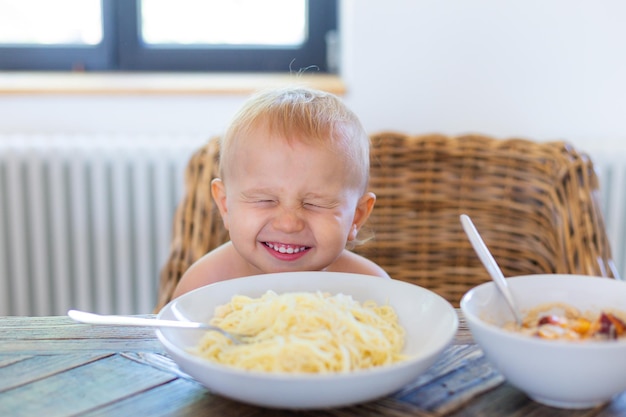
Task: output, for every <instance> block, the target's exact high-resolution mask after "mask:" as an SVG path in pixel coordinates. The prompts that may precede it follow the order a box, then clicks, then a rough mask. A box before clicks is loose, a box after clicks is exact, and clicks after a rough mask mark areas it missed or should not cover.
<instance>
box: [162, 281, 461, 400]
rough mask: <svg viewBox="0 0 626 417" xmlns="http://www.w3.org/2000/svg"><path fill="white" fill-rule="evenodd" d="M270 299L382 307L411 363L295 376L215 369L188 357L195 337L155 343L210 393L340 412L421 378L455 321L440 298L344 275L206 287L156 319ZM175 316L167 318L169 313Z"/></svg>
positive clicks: (205, 315)
mask: <svg viewBox="0 0 626 417" xmlns="http://www.w3.org/2000/svg"><path fill="white" fill-rule="evenodd" d="M267 290H273V291H275V292H277V293H279V294H280V293H284V292H294V291H311V292H314V291H324V292H329V293H332V294H337V293H343V294H345V295H351V296H352V297H353V298H354V299H355V300H357V301H360V302H363V301H366V300H373V301H375V302H377V303H379V304H384V303H387V302H388V303H389V305H391V306H392V307H394V309H395V310H396V313H397V314H398V316H399V321H400V324H401V325H402V326H403V327H404V328H405V330H406V342H405V348H404V350H403V352H404V353H405V354H408V355H410V356H411V358H410V359H408V360H405V361H402V362H398V363H395V364H392V365H389V366H382V367H379V368H373V369H366V370H359V371H354V372H349V373H342V374H339V373H338V374H330V375H329V374H325V375H321V374H320V375H310V374H307V375H302V374H276V373H267V372H255V371H244V370H240V369H235V368H232V367H228V366H225V365H220V364H215V363H212V362H209V361H208V360H206V359H202V358H201V357H198V356H195V355H193V354H191V353H189V352H188V349H189V348H192V347H194V346H196V344H197V343H198V340H199V338H200V337H201V333H202V332H199V331H195V330H175V329H160V330H158V331H157V336H158V338H159V340H160V341H161V343H162V344H163V345H164V347H165V349H166V350H167V351H168V353H169V354H170V355H171V357H172V358H173V359H174V361H176V363H177V364H178V365H179V367H180V368H181V369H182V370H183V371H184V372H186V373H187V374H189V375H191V376H192V377H193V378H195V379H196V380H197V381H199V382H200V383H202V384H203V385H205V386H206V387H207V388H209V390H211V391H212V392H214V393H216V394H220V395H222V396H225V397H229V398H232V399H235V400H239V401H242V402H246V403H250V404H255V405H260V406H265V407H273V408H290V409H313V408H329V407H338V406H345V405H350V404H355V403H360V402H365V401H368V400H373V399H376V398H379V397H383V396H385V395H388V394H391V393H393V392H395V391H397V390H399V389H400V388H402V387H403V386H405V385H406V384H408V383H409V382H412V381H414V380H415V379H416V378H417V377H418V376H419V375H420V374H422V373H423V372H425V371H426V370H427V369H428V368H429V367H430V366H431V365H432V364H433V363H434V362H435V360H436V359H437V357H438V356H439V355H440V353H441V352H442V351H443V350H444V349H445V348H446V347H447V345H448V344H449V343H450V342H451V340H452V339H453V338H454V335H455V333H456V331H457V328H458V317H457V314H456V312H455V310H454V308H453V307H452V306H451V305H450V303H448V302H447V301H446V300H445V299H443V298H442V297H440V296H439V295H437V294H435V293H434V292H431V291H429V290H426V289H424V288H422V287H419V286H416V285H412V284H409V283H406V282H401V281H396V280H390V279H384V278H378V277H372V276H366V275H358V274H346V273H333V272H296V273H276V274H265V275H258V276H252V277H245V278H238V279H233V280H228V281H223V282H219V283H215V284H211V285H208V286H205V287H202V288H198V289H196V290H194V291H191V292H189V293H187V294H184V295H183V296H181V297H179V298H178V299H176V300H174V301H172V302H170V303H169V304H168V305H167V306H165V307H164V308H163V309H162V310H161V312H160V313H159V314H158V317H159V318H162V319H170V320H177V316H180V315H181V314H182V315H183V316H185V317H186V318H187V319H189V320H193V321H202V322H206V321H208V320H209V319H210V318H211V317H212V316H213V313H214V308H215V307H216V306H218V305H222V304H225V303H227V302H229V301H230V299H231V297H232V296H233V295H236V294H243V295H248V296H251V297H258V296H260V295H262V294H263V293H265V292H266V291H267ZM174 304H175V305H176V309H177V310H178V311H179V312H180V313H181V314H177V315H175V314H174V311H173V310H172V307H173V306H174Z"/></svg>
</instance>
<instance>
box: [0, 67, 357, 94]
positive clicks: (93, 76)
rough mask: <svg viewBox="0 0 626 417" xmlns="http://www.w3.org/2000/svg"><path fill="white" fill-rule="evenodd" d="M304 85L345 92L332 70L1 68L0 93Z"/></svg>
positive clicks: (216, 90) (245, 90) (222, 90)
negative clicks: (75, 70) (79, 70)
mask: <svg viewBox="0 0 626 417" xmlns="http://www.w3.org/2000/svg"><path fill="white" fill-rule="evenodd" d="M290 84H300V85H302V84H303V85H306V86H309V87H311V88H316V89H320V90H324V91H328V92H331V93H334V94H337V95H342V94H344V93H345V85H344V83H343V81H342V80H341V77H339V76H338V75H333V74H301V75H297V74H274V73H272V74H248V73H246V74H243V73H241V74H239V73H229V74H226V73H212V74H207V73H63V72H0V95H29V94H43V95H47V94H62V95H88V94H91V95H157V94H158V95H162V94H166V95H167V94H169V95H220V94H221V95H223V94H250V93H252V92H254V91H257V90H260V89H263V88H272V87H279V86H284V85H290Z"/></svg>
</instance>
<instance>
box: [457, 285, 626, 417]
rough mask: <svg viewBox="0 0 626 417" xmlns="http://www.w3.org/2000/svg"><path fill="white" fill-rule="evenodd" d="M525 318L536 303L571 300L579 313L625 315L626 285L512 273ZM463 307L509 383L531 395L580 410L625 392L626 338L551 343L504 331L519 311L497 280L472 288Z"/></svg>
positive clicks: (475, 334) (471, 326)
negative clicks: (511, 307)
mask: <svg viewBox="0 0 626 417" xmlns="http://www.w3.org/2000/svg"><path fill="white" fill-rule="evenodd" d="M507 282H508V285H509V288H510V290H511V292H512V294H513V297H514V298H515V303H516V304H517V306H518V308H519V310H520V312H521V313H522V315H523V316H525V315H526V314H528V313H529V312H530V311H532V310H533V309H536V308H537V306H541V305H546V304H552V303H566V304H567V305H570V306H572V307H574V308H575V309H577V310H578V311H580V312H583V314H585V313H584V312H596V314H599V312H601V311H605V312H613V313H615V312H620V311H623V309H624V306H625V300H626V282H624V281H621V280H617V279H609V278H601V277H591V276H585V275H568V274H538V275H526V276H518V277H511V278H507ZM461 310H462V312H463V315H464V316H465V319H466V321H467V324H468V327H469V329H470V331H471V333H472V336H473V337H474V340H475V341H476V342H477V343H478V345H479V346H480V347H481V349H482V350H483V352H484V353H485V356H486V358H487V359H488V360H489V361H490V362H491V363H492V364H493V365H494V366H495V367H496V368H497V369H498V370H499V371H500V372H501V373H502V375H503V376H504V377H505V378H506V379H507V380H508V382H509V383H510V384H511V385H513V386H515V387H517V388H518V389H520V390H521V391H523V392H525V393H526V394H527V395H528V396H529V397H531V398H532V399H533V400H535V401H537V402H539V403H542V404H545V405H549V406H552V407H559V408H566V409H581V408H591V407H596V406H599V405H601V404H605V403H607V402H609V401H611V399H612V398H613V396H615V395H618V394H620V393H622V392H624V391H625V390H626V361H624V358H625V357H626V338H624V337H620V338H618V339H617V340H613V341H607V340H593V339H589V340H586V341H584V342H572V341H571V340H547V339H542V338H539V337H528V336H527V335H525V334H521V333H519V332H511V331H509V330H507V329H505V328H504V326H505V323H507V322H512V321H514V317H513V314H512V313H511V310H510V308H509V306H508V305H507V303H506V301H505V300H504V299H503V297H502V295H501V294H500V292H499V291H498V288H497V287H496V285H495V283H493V282H487V283H484V284H481V285H479V286H477V287H475V288H472V289H471V290H470V291H468V292H467V293H466V294H465V295H464V296H463V298H462V299H461Z"/></svg>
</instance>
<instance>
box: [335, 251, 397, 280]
mask: <svg viewBox="0 0 626 417" xmlns="http://www.w3.org/2000/svg"><path fill="white" fill-rule="evenodd" d="M328 270H329V271H334V272H351V273H354V274H363V275H374V276H377V277H383V278H389V274H388V273H387V272H386V271H385V270H384V269H383V268H381V267H380V265H378V264H376V263H375V262H372V261H371V260H369V259H367V258H365V257H363V256H361V255H358V254H356V253H354V252H351V251H349V250H344V251H343V253H342V254H341V256H340V257H339V258H338V259H337V260H336V261H335V263H333V265H332V266H331V267H330V268H328Z"/></svg>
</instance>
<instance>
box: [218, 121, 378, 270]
mask: <svg viewBox="0 0 626 417" xmlns="http://www.w3.org/2000/svg"><path fill="white" fill-rule="evenodd" d="M232 161H234V163H233V166H231V167H229V169H228V170H227V175H226V178H225V181H224V182H222V181H220V180H216V181H214V183H213V185H212V187H213V195H214V197H215V199H216V202H217V204H218V207H219V208H220V211H221V213H222V217H223V219H224V223H225V225H226V227H227V228H228V230H229V232H230V238H231V241H232V243H233V246H234V247H235V249H236V250H237V252H238V253H239V254H240V255H241V256H242V257H243V258H244V260H245V261H246V262H247V264H248V265H247V266H249V267H250V271H249V272H250V273H268V272H286V271H300V270H324V269H326V268H327V267H328V266H329V265H331V264H332V263H333V262H334V261H335V260H336V259H337V258H338V257H339V255H340V254H341V253H342V251H343V250H344V248H345V245H346V242H347V241H348V240H353V239H354V238H355V237H356V233H357V231H358V229H359V228H360V227H361V226H362V224H363V223H364V222H365V220H366V219H367V217H368V216H369V214H370V212H371V210H372V208H373V205H374V201H375V196H374V195H373V194H371V193H366V194H365V195H363V194H362V190H359V189H356V187H354V186H348V185H346V184H348V183H354V181H348V178H347V177H348V175H349V174H348V172H349V171H348V168H347V167H346V161H345V160H344V159H343V158H342V157H340V156H338V155H337V154H336V152H333V151H332V150H330V149H325V148H324V147H320V146H315V145H305V144H302V143H300V142H299V141H297V140H295V141H293V143H292V144H291V145H290V144H287V142H286V141H285V140H284V139H282V138H280V137H270V136H269V135H268V133H267V132H266V131H265V130H264V129H258V130H256V131H255V132H253V133H252V134H251V136H250V137H249V140H247V143H246V145H245V146H240V147H238V148H237V149H236V150H235V155H234V157H233V158H232Z"/></svg>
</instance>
